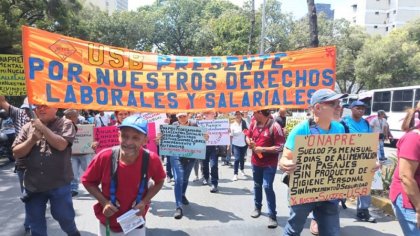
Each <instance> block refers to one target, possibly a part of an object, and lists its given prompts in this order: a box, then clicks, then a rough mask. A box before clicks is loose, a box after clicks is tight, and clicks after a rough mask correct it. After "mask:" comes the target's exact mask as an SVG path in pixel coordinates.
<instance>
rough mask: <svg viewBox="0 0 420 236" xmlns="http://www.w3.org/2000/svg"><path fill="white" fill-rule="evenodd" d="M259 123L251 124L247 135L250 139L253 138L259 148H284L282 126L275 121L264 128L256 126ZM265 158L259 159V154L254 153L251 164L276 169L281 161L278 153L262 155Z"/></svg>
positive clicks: (264, 153)
mask: <svg viewBox="0 0 420 236" xmlns="http://www.w3.org/2000/svg"><path fill="white" fill-rule="evenodd" d="M268 124H272V126H273V128H272V130H273V132H272V134H270V125H268ZM256 125H257V122H256V121H253V122H251V125H250V129H249V132H248V134H247V136H248V138H252V140H254V142H255V143H256V146H258V147H272V146H277V147H283V145H284V142H285V139H284V135H283V131H282V129H281V127H280V125H279V124H278V123H277V122H275V121H274V120H273V119H270V120H268V122H267V124H266V125H265V126H264V127H258V126H256ZM262 155H263V157H262V158H259V157H258V156H257V154H255V153H254V152H252V158H251V163H252V164H253V165H256V166H259V167H275V166H277V162H278V160H279V154H278V153H267V152H263V153H262Z"/></svg>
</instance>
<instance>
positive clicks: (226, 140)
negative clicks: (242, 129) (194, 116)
mask: <svg viewBox="0 0 420 236" xmlns="http://www.w3.org/2000/svg"><path fill="white" fill-rule="evenodd" d="M197 125H198V126H199V127H203V128H204V129H205V130H204V133H206V132H207V134H208V135H209V140H208V141H207V142H206V144H207V145H208V146H219V145H230V135H229V120H227V119H219V120H200V121H198V122H197Z"/></svg>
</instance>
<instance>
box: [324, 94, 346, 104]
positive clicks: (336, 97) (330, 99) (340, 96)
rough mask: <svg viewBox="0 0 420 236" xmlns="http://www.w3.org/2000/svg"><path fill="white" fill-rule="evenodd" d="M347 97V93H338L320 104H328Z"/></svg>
mask: <svg viewBox="0 0 420 236" xmlns="http://www.w3.org/2000/svg"><path fill="white" fill-rule="evenodd" d="M347 96H349V95H348V94H347V93H344V94H342V93H338V94H336V95H334V96H332V97H330V98H327V99H325V100H323V101H322V102H330V101H334V100H338V99H342V98H346V97H347Z"/></svg>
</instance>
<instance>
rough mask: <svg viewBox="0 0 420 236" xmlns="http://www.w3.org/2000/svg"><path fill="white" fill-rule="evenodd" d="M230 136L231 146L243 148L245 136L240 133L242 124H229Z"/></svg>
mask: <svg viewBox="0 0 420 236" xmlns="http://www.w3.org/2000/svg"><path fill="white" fill-rule="evenodd" d="M230 136H232V145H235V146H238V147H244V146H245V145H246V143H245V134H244V133H243V131H242V124H241V123H240V124H238V123H237V122H236V121H235V122H233V123H232V124H230Z"/></svg>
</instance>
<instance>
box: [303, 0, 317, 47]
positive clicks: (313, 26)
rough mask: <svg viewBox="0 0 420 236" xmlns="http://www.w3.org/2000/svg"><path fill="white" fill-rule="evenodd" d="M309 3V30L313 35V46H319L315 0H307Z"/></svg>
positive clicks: (311, 35)
mask: <svg viewBox="0 0 420 236" xmlns="http://www.w3.org/2000/svg"><path fill="white" fill-rule="evenodd" d="M306 2H307V3H308V17H309V32H310V37H311V47H314V48H315V47H318V46H319V40H318V22H317V17H316V8H315V3H314V0H306Z"/></svg>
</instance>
